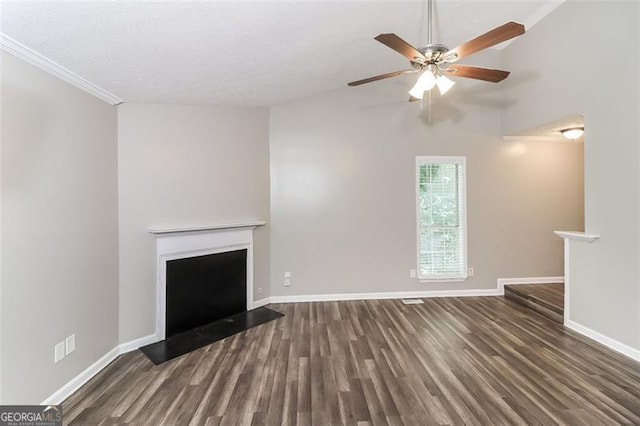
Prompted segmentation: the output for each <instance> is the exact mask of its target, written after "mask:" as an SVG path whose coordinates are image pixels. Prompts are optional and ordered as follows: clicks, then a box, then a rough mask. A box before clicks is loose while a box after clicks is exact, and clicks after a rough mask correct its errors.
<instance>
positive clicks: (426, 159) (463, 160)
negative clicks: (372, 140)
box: [415, 155, 469, 283]
mask: <svg viewBox="0 0 640 426" xmlns="http://www.w3.org/2000/svg"><path fill="white" fill-rule="evenodd" d="M452 163H456V164H460V165H461V166H462V171H463V173H462V179H463V182H462V183H463V185H462V200H460V203H461V205H462V209H461V210H462V214H461V217H460V223H461V225H462V235H463V238H464V244H463V256H464V259H463V271H464V273H463V275H455V276H450V277H447V276H440V277H437V278H425V277H423V276H421V274H420V166H421V165H423V164H452ZM415 180H416V181H415V182H416V192H415V203H416V264H417V269H416V272H417V273H416V277H417V278H418V281H419V282H421V283H422V282H424V283H437V282H447V283H450V282H464V281H466V280H467V278H468V272H469V252H468V248H467V240H468V235H467V157H464V156H460V157H454V156H430V155H423V156H417V157H416V168H415Z"/></svg>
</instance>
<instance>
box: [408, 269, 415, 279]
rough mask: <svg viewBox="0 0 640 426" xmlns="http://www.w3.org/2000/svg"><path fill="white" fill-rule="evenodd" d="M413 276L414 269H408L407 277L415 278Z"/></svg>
mask: <svg viewBox="0 0 640 426" xmlns="http://www.w3.org/2000/svg"><path fill="white" fill-rule="evenodd" d="M415 277H416V270H415V269H409V278H415Z"/></svg>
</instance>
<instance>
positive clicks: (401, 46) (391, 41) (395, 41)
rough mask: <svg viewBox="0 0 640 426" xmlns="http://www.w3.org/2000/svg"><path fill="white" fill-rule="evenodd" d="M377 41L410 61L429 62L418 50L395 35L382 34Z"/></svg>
mask: <svg viewBox="0 0 640 426" xmlns="http://www.w3.org/2000/svg"><path fill="white" fill-rule="evenodd" d="M375 39H376V40H378V41H379V42H380V43H382V44H384V45H385V46H387V47H390V48H391V49H393V50H395V51H396V52H398V53H399V54H401V55H403V56H404V57H405V58H407V59H409V60H410V61H413V62H419V63H421V64H424V63H425V62H427V58H426V57H425V56H424V55H423V54H422V53H420V52H419V51H418V49H416V48H415V47H413V46H412V45H410V44H409V43H407V42H406V41H404V40H403V39H401V38H400V37H398V36H397V35H395V34H393V33H389V34H380V35H379V36H377V37H376V38H375Z"/></svg>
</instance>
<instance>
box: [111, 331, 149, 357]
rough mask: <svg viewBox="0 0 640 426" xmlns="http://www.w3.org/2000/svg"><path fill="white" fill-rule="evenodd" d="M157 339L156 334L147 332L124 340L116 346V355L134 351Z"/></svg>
mask: <svg viewBox="0 0 640 426" xmlns="http://www.w3.org/2000/svg"><path fill="white" fill-rule="evenodd" d="M157 341H158V336H156V335H155V334H149V335H148V336H143V337H140V338H138V339H134V340H130V341H128V342H124V343H122V344H120V345H119V346H118V355H122V354H126V353H127V352H131V351H135V350H136V349H138V348H141V347H143V346H147V345H150V344H152V343H155V342H157Z"/></svg>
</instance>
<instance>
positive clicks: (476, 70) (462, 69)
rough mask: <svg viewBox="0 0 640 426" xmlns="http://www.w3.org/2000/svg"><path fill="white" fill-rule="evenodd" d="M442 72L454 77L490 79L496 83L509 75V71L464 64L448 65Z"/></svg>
mask: <svg viewBox="0 0 640 426" xmlns="http://www.w3.org/2000/svg"><path fill="white" fill-rule="evenodd" d="M444 72H445V73H447V74H449V75H451V76H454V77H467V78H475V79H476V80H484V81H490V82H492V83H498V82H500V81H502V80H504V79H505V78H507V77H508V76H509V71H502V70H492V69H489V68H480V67H469V66H466V65H449V68H447V69H446V70H444Z"/></svg>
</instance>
